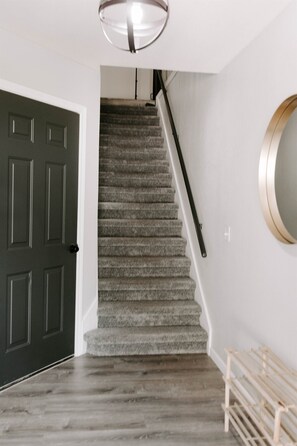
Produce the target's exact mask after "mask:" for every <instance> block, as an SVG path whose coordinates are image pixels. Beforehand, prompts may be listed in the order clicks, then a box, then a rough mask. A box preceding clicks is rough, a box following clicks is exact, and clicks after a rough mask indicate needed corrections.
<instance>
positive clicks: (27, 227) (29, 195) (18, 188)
mask: <svg viewBox="0 0 297 446" xmlns="http://www.w3.org/2000/svg"><path fill="white" fill-rule="evenodd" d="M8 171H9V189H8V197H9V198H8V199H9V211H8V249H15V248H31V247H32V224H33V218H32V217H33V216H32V209H33V161H32V160H26V159H15V158H12V159H9V160H8Z"/></svg>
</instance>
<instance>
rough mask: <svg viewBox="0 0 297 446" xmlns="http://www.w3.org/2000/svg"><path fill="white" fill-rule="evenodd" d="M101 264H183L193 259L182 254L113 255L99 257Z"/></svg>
mask: <svg viewBox="0 0 297 446" xmlns="http://www.w3.org/2000/svg"><path fill="white" fill-rule="evenodd" d="M98 262H99V265H100V266H103V265H107V264H108V265H121V266H123V267H126V266H128V265H135V266H140V265H143V264H145V265H158V266H159V265H165V266H167V265H169V264H170V265H172V264H177V265H181V264H182V265H183V264H187V265H188V264H190V263H191V261H190V259H189V258H188V257H185V256H182V257H167V256H158V257H150V256H135V257H128V258H127V257H126V256H123V257H121V256H120V257H113V256H107V257H99V261H98Z"/></svg>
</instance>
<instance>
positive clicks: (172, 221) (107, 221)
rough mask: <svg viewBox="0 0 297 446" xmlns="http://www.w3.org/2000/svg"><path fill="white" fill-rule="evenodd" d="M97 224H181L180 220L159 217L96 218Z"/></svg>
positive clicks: (134, 225) (149, 225)
mask: <svg viewBox="0 0 297 446" xmlns="http://www.w3.org/2000/svg"><path fill="white" fill-rule="evenodd" d="M98 224H99V226H131V225H133V227H136V226H148V227H151V226H152V225H154V226H155V227H157V226H177V227H179V226H182V222H181V221H180V220H178V219H177V218H176V219H168V220H162V219H161V220H160V219H150V218H148V219H144V218H143V219H138V218H135V219H133V220H132V219H127V218H123V219H120V218H98Z"/></svg>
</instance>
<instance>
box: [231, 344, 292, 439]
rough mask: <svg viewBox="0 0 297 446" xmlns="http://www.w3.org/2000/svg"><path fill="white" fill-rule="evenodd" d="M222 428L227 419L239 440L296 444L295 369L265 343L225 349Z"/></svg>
mask: <svg viewBox="0 0 297 446" xmlns="http://www.w3.org/2000/svg"><path fill="white" fill-rule="evenodd" d="M227 355H228V356H227V370H226V376H225V377H224V380H225V386H226V387H225V404H224V406H223V408H224V411H225V432H228V431H229V426H230V422H231V424H232V425H233V427H234V428H235V430H236V431H237V433H238V434H239V436H240V438H241V439H242V441H243V443H244V444H246V445H253V446H258V445H260V446H266V445H272V446H293V445H294V446H296V445H297V372H296V371H294V370H292V369H289V368H288V367H286V365H285V364H284V363H283V362H282V361H281V360H280V359H279V358H278V357H277V356H276V355H275V354H274V353H273V352H272V351H271V350H270V349H269V348H267V347H260V348H259V349H252V350H250V351H243V352H238V351H234V350H227Z"/></svg>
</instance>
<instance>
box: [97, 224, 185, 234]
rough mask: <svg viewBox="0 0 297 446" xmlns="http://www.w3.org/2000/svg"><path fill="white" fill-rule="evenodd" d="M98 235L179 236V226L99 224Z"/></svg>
mask: <svg viewBox="0 0 297 446" xmlns="http://www.w3.org/2000/svg"><path fill="white" fill-rule="evenodd" d="M98 235H99V237H180V235H181V227H171V228H167V227H166V226H165V225H164V226H163V227H162V226H161V227H158V228H154V227H141V226H139V227H134V226H130V227H129V226H128V227H121V226H109V227H108V226H99V227H98Z"/></svg>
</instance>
